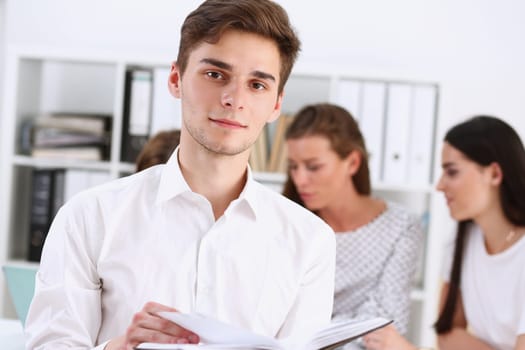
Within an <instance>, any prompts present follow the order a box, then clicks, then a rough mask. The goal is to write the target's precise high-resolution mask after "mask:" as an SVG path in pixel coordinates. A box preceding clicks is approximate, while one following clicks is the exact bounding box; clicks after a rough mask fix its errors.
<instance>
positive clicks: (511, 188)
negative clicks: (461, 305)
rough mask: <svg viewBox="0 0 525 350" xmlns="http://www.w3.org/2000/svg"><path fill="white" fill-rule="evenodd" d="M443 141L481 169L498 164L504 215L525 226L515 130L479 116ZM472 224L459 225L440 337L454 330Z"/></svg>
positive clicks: (524, 175)
mask: <svg viewBox="0 0 525 350" xmlns="http://www.w3.org/2000/svg"><path fill="white" fill-rule="evenodd" d="M444 141H445V142H447V143H448V144H449V145H451V146H452V147H454V148H455V149H457V150H458V151H460V152H461V153H462V154H463V155H464V156H465V157H467V158H468V159H470V160H471V161H473V162H475V163H477V164H479V165H481V166H488V165H490V164H492V163H497V164H499V166H500V168H501V171H502V173H503V180H502V182H501V185H500V187H499V197H500V201H501V206H502V208H503V213H504V215H505V217H506V218H507V220H509V221H510V222H511V223H512V224H513V225H516V226H523V225H525V149H524V148H523V144H522V142H521V140H520V137H519V136H518V134H517V133H516V131H515V130H514V129H513V128H512V127H511V126H510V125H508V124H507V123H505V122H504V121H502V120H500V119H498V118H495V117H490V116H476V117H473V118H471V119H469V120H467V121H465V122H463V123H460V124H458V125H456V126H454V127H453V128H452V129H450V130H449V131H448V132H447V134H446V135H445V139H444ZM470 223H471V221H470V220H465V221H460V222H459V224H458V230H457V234H456V242H455V247H454V255H453V259H452V269H451V273H450V287H449V291H448V294H447V296H446V299H445V303H444V306H443V309H442V310H441V313H440V315H439V317H438V320H437V321H436V323H435V325H434V327H435V329H436V331H437V333H438V334H443V333H447V332H449V331H450V330H451V329H452V321H453V318H454V312H455V310H456V304H457V299H458V293H459V286H460V281H461V264H462V258H463V246H464V244H465V236H466V232H467V229H468V226H469V224H470Z"/></svg>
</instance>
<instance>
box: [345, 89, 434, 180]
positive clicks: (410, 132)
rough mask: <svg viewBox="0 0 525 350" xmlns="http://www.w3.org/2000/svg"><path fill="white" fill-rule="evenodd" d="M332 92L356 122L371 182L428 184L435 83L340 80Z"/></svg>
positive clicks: (432, 142) (430, 164)
mask: <svg viewBox="0 0 525 350" xmlns="http://www.w3.org/2000/svg"><path fill="white" fill-rule="evenodd" d="M336 91H337V94H336V99H337V101H336V103H338V104H339V105H341V106H343V107H345V108H346V109H347V110H349V111H350V112H351V113H352V115H353V116H354V117H355V118H356V119H357V120H358V122H359V127H360V129H361V131H362V133H363V136H364V138H365V142H366V146H367V149H368V152H369V164H370V173H371V177H372V181H373V182H375V183H377V182H383V183H387V184H399V185H405V184H406V185H415V186H419V185H421V186H425V185H428V184H430V183H432V178H431V174H432V163H433V144H434V128H435V120H436V106H437V103H436V102H437V96H438V93H437V86H435V85H431V84H428V85H427V84H412V83H389V82H378V81H359V80H342V81H340V82H339V84H338V87H337V89H336Z"/></svg>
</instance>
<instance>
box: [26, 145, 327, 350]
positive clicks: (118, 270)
mask: <svg viewBox="0 0 525 350" xmlns="http://www.w3.org/2000/svg"><path fill="white" fill-rule="evenodd" d="M177 154H178V152H174V155H173V156H172V157H171V158H170V160H169V161H168V163H167V164H166V165H159V166H155V167H152V168H149V169H146V170H145V171H143V172H140V173H137V174H134V175H131V176H128V177H125V178H121V179H118V180H115V181H112V182H109V183H107V184H105V185H102V186H99V187H96V188H94V189H92V190H88V191H85V192H83V193H81V194H79V195H78V196H76V197H74V198H73V199H72V200H71V201H69V202H68V203H67V204H66V205H65V206H64V207H63V208H62V209H61V210H60V211H59V213H58V214H57V216H56V218H55V220H54V222H53V224H52V226H51V229H50V233H49V235H48V237H47V239H46V242H45V246H44V251H43V255H42V260H41V265H40V269H39V271H38V274H37V278H36V287H35V296H34V299H33V302H32V304H31V307H30V310H29V314H28V318H27V321H26V334H27V336H28V348H30V349H54V350H56V349H62V348H71V347H75V348H76V349H88V348H92V347H94V346H95V345H100V346H99V347H98V348H97V349H102V348H103V346H104V345H105V343H104V342H106V341H108V340H110V339H112V338H114V337H116V336H119V335H122V334H124V332H125V330H126V328H127V326H129V324H130V322H131V319H132V316H133V314H134V313H136V312H138V311H139V310H140V309H142V307H143V305H144V304H145V303H146V302H148V301H155V302H158V303H162V304H165V305H168V306H172V307H174V308H176V309H178V310H180V311H183V312H191V311H195V312H200V313H204V314H207V315H210V316H212V317H215V318H218V319H219V320H222V321H225V322H228V323H231V324H234V325H238V326H241V327H246V328H249V329H251V330H253V331H255V332H258V333H261V334H263V335H267V336H276V337H285V336H287V335H290V334H292V333H294V334H295V333H299V334H302V332H308V333H310V332H311V331H312V328H317V327H319V326H321V325H324V324H326V323H328V322H329V321H330V314H331V311H332V303H333V285H334V270H335V240H334V234H333V231H332V230H331V229H330V227H329V226H328V225H326V224H325V223H324V222H323V221H322V220H321V219H319V218H318V217H316V216H315V215H314V214H312V213H310V212H309V211H308V210H306V209H304V208H302V207H300V206H299V205H296V204H295V203H293V202H292V201H289V200H288V199H286V198H284V197H283V196H281V195H280V194H278V193H276V192H274V191H272V190H270V189H268V188H266V187H264V186H263V185H261V184H259V183H257V182H255V181H254V180H253V178H252V175H251V172H250V171H249V169H248V180H247V182H246V185H245V187H244V189H243V191H242V193H241V195H240V196H239V198H238V199H236V200H234V201H232V203H231V204H230V205H229V206H228V208H227V209H226V211H225V213H224V215H223V216H222V217H220V218H219V219H218V220H217V221H215V219H214V216H213V212H212V207H211V205H210V203H209V202H208V200H206V198H204V197H203V196H201V195H199V194H197V193H194V192H192V191H191V190H190V188H189V187H188V185H187V183H186V182H185V180H184V178H183V176H182V174H181V171H180V168H179V165H178V161H177Z"/></svg>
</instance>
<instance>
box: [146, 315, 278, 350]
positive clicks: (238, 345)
mask: <svg viewBox="0 0 525 350" xmlns="http://www.w3.org/2000/svg"><path fill="white" fill-rule="evenodd" d="M158 315H159V316H160V317H162V318H165V319H167V320H170V321H172V322H174V323H176V324H178V325H179V326H181V327H183V328H186V329H187V330H190V331H192V332H193V333H195V334H198V335H199V337H200V339H201V344H199V345H189V344H184V345H183V344H154V343H143V344H141V345H139V347H137V349H170V350H175V349H181V350H183V349H184V350H185V349H195V348H197V347H198V348H199V349H268V350H273V349H276V350H277V349H282V347H281V345H280V344H279V342H278V341H277V340H275V339H273V338H270V337H266V336H263V335H260V334H257V333H253V332H251V331H249V330H247V329H243V328H240V327H235V326H232V325H229V324H227V323H224V322H221V321H219V320H216V319H213V318H210V317H207V316H204V315H201V314H198V313H191V314H183V313H180V312H159V313H158Z"/></svg>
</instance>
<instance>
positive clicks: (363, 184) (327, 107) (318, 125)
mask: <svg viewBox="0 0 525 350" xmlns="http://www.w3.org/2000/svg"><path fill="white" fill-rule="evenodd" d="M305 136H322V137H326V138H327V139H328V141H330V146H331V148H332V150H333V151H334V152H335V153H337V155H339V157H340V158H341V159H343V158H346V157H347V156H348V155H349V154H350V152H352V151H354V150H357V151H358V152H359V153H360V154H361V165H360V166H359V169H358V170H357V172H356V173H355V174H354V176H352V181H353V183H354V186H355V188H356V190H357V192H358V193H359V194H362V195H369V194H370V172H369V169H368V154H367V152H366V147H365V140H364V138H363V135H362V134H361V131H360V130H359V126H358V125H357V122H356V121H355V119H354V117H352V115H351V114H350V113H349V112H348V111H347V110H346V109H344V108H342V107H339V106H336V105H333V104H329V103H320V104H314V105H309V106H305V107H303V108H302V109H301V110H300V111H299V112H298V113H297V114H296V115H295V117H294V119H293V122H292V123H291V124H290V126H289V127H288V129H287V130H286V135H285V139H286V140H290V139H298V138H302V137H305ZM283 195H284V196H286V197H288V198H290V199H291V200H293V201H294V202H297V203H299V204H301V205H303V206H304V203H303V201H302V200H301V197H300V196H299V194H298V193H297V188H296V187H295V184H294V183H293V181H292V179H291V177H290V173H289V172H288V178H287V180H286V182H285V184H284V189H283Z"/></svg>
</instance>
